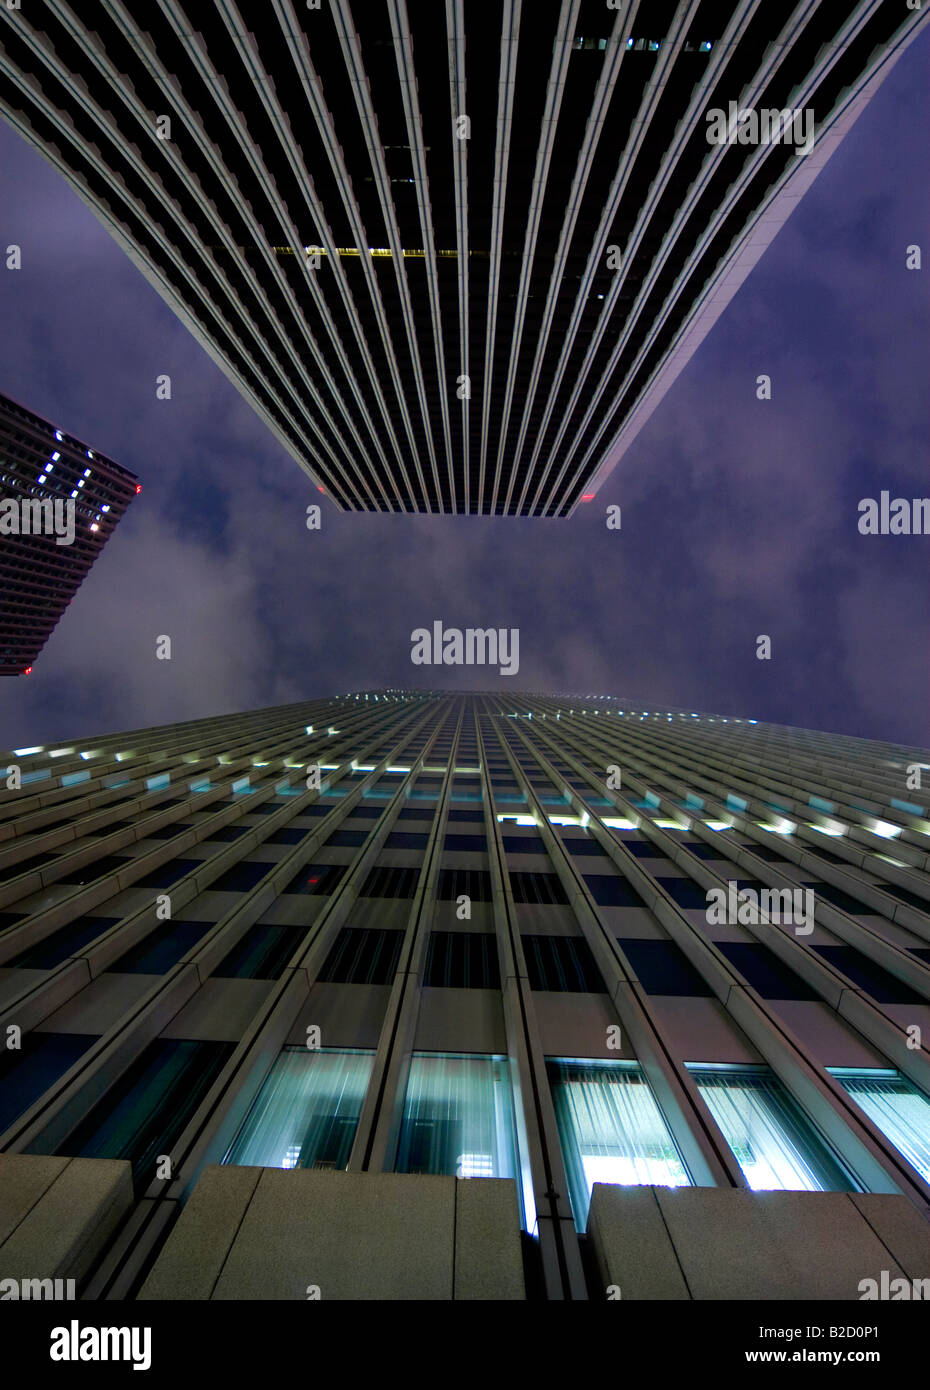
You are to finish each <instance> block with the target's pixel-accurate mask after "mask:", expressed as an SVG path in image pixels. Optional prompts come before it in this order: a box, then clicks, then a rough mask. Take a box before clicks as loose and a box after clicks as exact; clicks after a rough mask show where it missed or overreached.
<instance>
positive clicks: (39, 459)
mask: <svg viewBox="0 0 930 1390" xmlns="http://www.w3.org/2000/svg"><path fill="white" fill-rule="evenodd" d="M138 491H141V487H140V485H139V484H138V483H137V482H136V479H135V477H134V475H133V474H132V473H130V472H129V470H128V469H127V468H123V467H122V466H121V465H120V464H118V463H115V462H114V461H113V459H111V458H107V457H106V455H104V454H101V453H99V452H98V451H97V450H96V449H89V448H88V447H87V445H86V444H85V443H84V442H83V441H81V440H78V439H75V438H74V437H73V436H72V435H70V434H66V433H65V432H64V431H63V430H61V429H59V428H58V427H57V426H56V425H53V424H51V423H50V422H49V421H48V420H43V419H42V417H41V416H40V415H35V414H33V412H32V411H31V410H26V409H25V408H24V407H23V406H21V405H19V404H18V403H17V402H16V401H13V400H10V398H9V397H8V396H4V395H2V394H0V676H21V675H24V674H27V673H28V672H29V671H30V670H31V668H32V663H33V662H34V661H35V659H36V657H37V656H38V655H39V652H40V651H41V650H42V648H43V647H44V646H45V643H46V642H47V641H48V639H49V637H50V636H51V634H52V631H53V629H54V628H55V627H56V625H57V624H58V622H59V620H60V618H61V617H62V615H63V614H64V611H65V609H66V608H67V606H68V604H69V603H70V602H71V600H72V599H73V598H74V595H75V594H76V593H77V591H78V589H79V587H80V585H81V583H82V582H83V580H84V579H85V578H86V576H87V573H88V571H89V570H90V567H91V565H92V564H93V563H94V561H95V560H96V558H97V556H98V555H99V554H100V552H101V550H102V549H103V547H104V546H105V545H106V543H107V541H108V540H109V539H110V537H111V536H112V534H113V532H114V530H115V529H116V525H117V523H118V522H119V520H120V518H121V517H122V515H123V513H124V512H125V510H126V508H127V507H128V506H129V504H130V502H131V501H132V499H133V498H134V497H135V495H136V493H137V492H138ZM69 504H70V505H72V506H73V508H74V512H73V525H72V524H69V522H68V514H67V512H66V511H64V510H63V508H65V507H67V506H68V505H69ZM56 507H57V512H56V510H55V509H56ZM56 526H57V530H56Z"/></svg>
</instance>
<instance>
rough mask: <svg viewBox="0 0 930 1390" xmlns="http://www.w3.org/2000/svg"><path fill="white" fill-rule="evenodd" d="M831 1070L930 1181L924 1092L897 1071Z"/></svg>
mask: <svg viewBox="0 0 930 1390" xmlns="http://www.w3.org/2000/svg"><path fill="white" fill-rule="evenodd" d="M827 1070H828V1071H829V1072H830V1075H831V1076H835V1077H836V1079H837V1081H838V1082H839V1083H840V1085H841V1086H843V1087H845V1089H846V1090H847V1091H848V1092H849V1094H850V1095H851V1096H852V1098H853V1100H854V1101H855V1102H856V1104H857V1105H858V1106H861V1108H862V1109H863V1110H864V1111H865V1113H866V1114H867V1115H868V1117H869V1119H870V1120H871V1121H872V1123H873V1124H874V1125H875V1126H876V1127H877V1128H878V1129H880V1130H881V1132H882V1134H884V1135H885V1136H886V1137H887V1138H888V1139H890V1140H891V1142H892V1144H894V1146H895V1148H896V1149H897V1150H898V1152H899V1153H901V1154H903V1155H904V1157H905V1158H906V1159H907V1161H908V1163H910V1164H911V1165H912V1166H913V1167H914V1168H916V1169H917V1171H918V1173H919V1174H920V1176H921V1177H922V1178H923V1179H924V1181H925V1182H930V1100H928V1099H927V1097H926V1096H925V1095H924V1093H923V1091H918V1089H917V1087H916V1086H914V1085H912V1083H911V1082H910V1081H908V1080H907V1078H906V1077H904V1076H902V1075H901V1073H900V1072H899V1071H895V1070H894V1069H891V1070H887V1071H886V1070H884V1069H881V1068H870V1069H868V1070H866V1069H860V1068H852V1067H828V1068H827Z"/></svg>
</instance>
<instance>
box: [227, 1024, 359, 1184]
mask: <svg viewBox="0 0 930 1390" xmlns="http://www.w3.org/2000/svg"><path fill="white" fill-rule="evenodd" d="M373 1061H374V1053H373V1052H354V1051H344V1052H340V1051H337V1050H336V1049H333V1048H320V1049H319V1050H318V1051H311V1050H309V1049H307V1048H304V1047H288V1048H285V1050H284V1051H283V1052H282V1053H281V1056H280V1057H279V1058H278V1060H277V1061H276V1062H275V1064H274V1066H273V1067H272V1069H271V1071H270V1073H269V1074H268V1077H267V1079H266V1081H265V1083H264V1085H263V1086H262V1088H261V1090H260V1091H259V1093H258V1095H257V1096H256V1098H255V1100H254V1101H253V1103H252V1107H251V1109H250V1110H249V1113H248V1115H247V1116H246V1118H245V1121H244V1123H243V1125H242V1128H241V1129H240V1130H239V1133H238V1134H237V1135H236V1138H235V1139H234V1141H233V1143H232V1146H231V1147H230V1149H229V1151H228V1153H227V1154H226V1157H225V1158H224V1159H223V1162H224V1163H237V1164H246V1165H250V1166H254V1167H258V1168H342V1169H344V1168H346V1166H347V1165H348V1162H349V1154H350V1152H351V1149H352V1143H353V1141H354V1139H355V1131H356V1130H357V1129H358V1121H359V1116H360V1115H361V1113H362V1103H363V1101H364V1099H365V1092H366V1090H367V1089H368V1080H369V1077H370V1076H371V1068H372V1065H373Z"/></svg>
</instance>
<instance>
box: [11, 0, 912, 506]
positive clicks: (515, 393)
mask: <svg viewBox="0 0 930 1390" xmlns="http://www.w3.org/2000/svg"><path fill="white" fill-rule="evenodd" d="M0 17H2V20H3V40H4V42H3V53H2V56H0V111H2V112H3V114H4V115H5V117H6V119H7V120H8V121H9V122H10V123H11V124H12V125H13V126H14V127H15V128H16V129H17V130H18V131H19V132H20V133H21V134H22V135H23V136H24V137H25V138H26V139H28V140H29V141H31V142H32V143H33V144H34V145H35V146H36V147H37V148H38V149H39V150H40V151H41V152H42V153H43V154H44V155H45V156H46V157H47V158H48V159H49V160H51V162H52V163H53V164H54V165H55V166H56V167H57V168H58V169H59V170H61V172H62V173H63V174H64V175H65V176H66V177H67V178H68V179H69V180H70V182H71V183H72V185H73V186H74V187H75V188H76V189H77V191H78V192H79V194H80V196H81V197H82V198H83V199H84V200H85V202H87V203H88V204H89V206H90V207H91V208H93V210H94V211H95V212H96V213H97V215H98V216H99V217H100V218H101V219H102V221H103V222H104V224H105V225H106V226H107V227H108V229H109V230H110V231H111V232H112V234H113V235H114V236H115V237H116V239H117V240H118V241H119V242H120V244H121V245H122V246H123V247H124V248H125V249H126V250H127V252H128V253H129V254H130V256H131V257H132V259H133V260H134V262H135V263H136V264H137V265H138V266H139V267H140V269H142V271H143V272H144V273H145V274H146V276H147V277H148V278H149V280H150V281H151V283H152V284H153V285H154V286H155V288H156V289H157V290H158V292H159V293H160V294H161V295H162V297H163V298H164V299H165V300H166V302H167V303H168V304H169V305H171V306H172V308H173V309H174V310H175V311H176V312H177V313H178V315H179V316H180V317H181V319H182V320H183V321H184V322H185V324H186V325H187V326H188V327H189V328H190V330H191V331H192V332H193V333H194V334H195V335H196V336H197V337H198V339H199V340H200V342H201V343H202V344H203V345H204V347H205V348H206V349H207V350H208V351H209V352H210V353H211V355H212V356H213V357H214V359H215V360H216V361H217V362H218V364H219V365H220V366H221V367H222V368H223V370H224V371H225V372H226V374H227V375H228V376H229V377H230V379H231V380H232V381H233V382H234V383H235V384H236V386H237V387H238V388H239V390H240V391H241V392H242V394H243V395H244V396H245V397H246V399H247V400H249V402H250V403H251V404H252V405H253V406H254V408H255V409H256V410H257V411H258V412H259V414H260V415H261V416H262V418H263V419H264V420H265V422H266V423H267V424H268V425H269V427H270V428H271V429H272V430H273V431H274V433H275V434H276V436H277V437H278V439H279V440H280V441H281V442H282V444H283V445H284V446H285V448H286V449H287V450H288V451H289V452H290V453H291V454H292V456H293V457H294V458H295V459H296V460H297V461H298V462H299V463H300V464H301V466H302V467H303V468H304V470H305V471H306V472H307V473H308V475H309V476H310V477H311V478H312V479H313V481H314V482H315V484H316V485H317V487H318V488H319V489H320V490H321V491H325V492H326V493H327V494H329V496H330V497H331V498H332V500H333V501H334V503H335V504H336V505H337V506H338V507H339V508H340V509H358V510H369V511H370V510H375V511H406V512H458V513H462V512H466V513H467V512H471V513H484V514H498V515H500V514H517V515H539V516H564V515H568V514H569V513H571V511H572V510H573V509H574V508H575V506H576V505H577V504H578V503H579V501H581V500H584V499H585V498H586V497H587V496H589V495H591V494H592V493H593V491H595V490H596V488H597V486H598V485H599V482H600V480H601V479H602V478H603V477H604V476H605V475H606V473H607V472H608V471H609V470H610V468H612V467H613V465H614V463H615V462H616V459H617V458H618V457H619V456H620V454H621V453H622V451H623V449H624V448H625V447H626V446H627V444H628V443H629V441H630V440H631V439H632V438H633V436H634V435H635V433H636V431H637V430H638V429H639V428H640V426H641V425H642V423H643V422H644V420H645V419H646V418H647V416H648V414H649V413H650V411H651V410H652V409H653V408H654V406H655V404H656V402H657V401H658V400H659V399H660V398H661V396H662V394H663V393H664V391H665V390H666V389H667V388H668V386H669V384H670V382H671V381H672V380H673V379H674V376H675V375H676V374H677V372H678V371H679V370H680V369H681V367H682V365H683V364H684V363H685V362H686V361H687V360H688V358H689V357H690V355H691V353H692V352H693V351H694V348H695V347H696V346H697V344H698V342H699V341H700V340H701V338H702V337H703V336H704V334H705V333H706V332H707V331H708V329H709V327H710V326H711V324H712V323H713V322H714V320H715V319H716V318H717V316H718V315H719V313H720V312H721V310H722V309H723V308H724V307H725V305H726V303H727V302H728V300H729V298H730V297H731V296H732V294H733V293H734V292H735V290H736V288H737V287H738V285H739V283H741V281H742V279H743V278H744V277H745V275H746V274H747V272H748V270H749V269H750V267H751V266H752V264H753V263H754V262H755V260H756V259H757V258H758V257H759V255H761V254H762V251H763V250H764V249H765V247H766V246H767V245H768V243H769V241H770V240H771V238H772V236H773V235H774V233H775V232H776V231H777V229H778V227H779V226H780V225H781V223H782V222H783V221H784V219H785V217H786V216H787V215H788V213H789V212H790V210H791V209H792V208H793V207H794V206H795V205H796V202H797V199H798V197H799V196H801V195H802V194H803V192H804V190H805V189H806V187H807V186H808V185H809V183H810V182H811V180H812V178H813V177H814V176H815V175H816V172H817V171H818V170H819V168H820V167H822V164H823V163H824V161H825V160H826V159H827V158H828V157H829V154H830V152H831V151H832V150H833V148H834V147H835V145H836V143H837V141H838V140H839V139H841V138H842V135H843V134H844V132H845V130H846V129H847V128H848V126H849V125H850V124H851V123H852V121H853V120H854V119H855V117H856V115H857V114H858V112H859V111H860V110H861V109H862V106H863V105H864V103H865V101H867V100H868V98H869V96H870V95H871V93H872V92H873V91H874V89H875V87H876V86H877V85H878V83H879V82H880V81H881V80H882V79H883V77H884V76H885V75H886V73H887V72H888V70H889V69H890V67H891V66H892V65H893V63H894V62H895V61H896V59H897V57H898V56H899V54H900V52H901V51H902V50H903V48H904V46H905V45H906V44H907V43H908V42H909V41H910V40H911V39H912V38H913V37H914V35H915V33H916V29H917V25H918V24H920V23H921V22H923V20H924V19H925V18H926V8H924V9H923V10H921V9H920V8H917V9H913V8H910V7H908V6H907V5H905V4H903V3H901V0H856V3H853V4H849V5H837V4H835V3H833V2H832V0H821V3H805V4H801V5H797V6H781V5H771V4H769V5H765V4H760V3H758V0H739V3H735V4H721V3H720V2H719V0H679V2H678V3H676V0H650V3H649V5H648V6H645V5H642V4H637V3H636V0H632V3H630V2H629V0H624V3H618V4H617V5H615V6H611V7H608V6H606V5H605V4H604V0H560V2H559V0H534V3H533V4H532V5H528V4H524V3H523V2H522V0H482V3H480V4H473V5H470V6H467V7H466V6H465V5H464V4H463V3H462V0H446V3H445V4H443V3H440V0H416V3H413V2H412V0H377V3H373V0H364V2H363V3H362V2H361V0H357V2H356V3H354V4H353V3H350V0H322V3H321V4H320V5H319V6H316V7H314V6H311V5H306V4H304V5H300V4H298V3H296V0H270V3H268V4H260V5H259V4H251V5H247V4H240V5H237V4H236V3H233V0H223V3H218V4H214V5H210V4H208V5H204V4H202V3H201V4H196V5H194V4H191V3H189V0H159V3H157V4H154V5H153V4H148V3H143V0H108V3H105V4H101V5H99V6H96V7H94V16H93V22H92V25H91V24H90V22H88V21H85V20H84V19H82V18H81V11H80V10H79V9H77V8H74V9H73V8H72V7H71V6H70V5H68V4H66V3H63V0H55V3H50V4H47V5H43V6H23V7H22V8H18V7H17V8H16V9H15V10H11V9H9V8H5V9H2V10H0ZM731 101H738V102H739V103H740V104H741V106H742V107H744V108H745V107H754V108H762V109H772V110H787V109H789V108H790V109H797V110H800V109H807V108H809V109H811V110H812V111H813V112H814V115H815V120H816V145H815V148H814V151H813V153H810V154H808V155H806V156H805V157H804V158H799V157H797V155H796V153H795V150H794V148H793V147H792V146H791V145H790V144H787V143H763V144H756V145H748V144H739V143H733V144H730V143H724V144H716V145H713V144H709V143H708V139H707V122H706V115H707V112H708V110H710V109H714V108H716V109H722V110H724V111H726V110H727V109H728V106H729V103H730V102H731ZM166 121H167V122H168V124H167V125H166V124H165V122H166Z"/></svg>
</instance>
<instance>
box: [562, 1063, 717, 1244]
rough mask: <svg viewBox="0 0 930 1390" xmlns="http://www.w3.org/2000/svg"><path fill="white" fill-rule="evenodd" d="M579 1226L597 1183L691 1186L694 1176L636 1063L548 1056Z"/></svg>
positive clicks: (582, 1224)
mask: <svg viewBox="0 0 930 1390" xmlns="http://www.w3.org/2000/svg"><path fill="white" fill-rule="evenodd" d="M547 1070H548V1073H549V1084H550V1086H551V1087H552V1099H553V1103H554V1105H555V1117H556V1122H557V1124H558V1128H559V1138H560V1140H561V1143H562V1157H563V1159H564V1161H565V1173H566V1178H567V1180H568V1190H569V1195H570V1197H571V1203H572V1212H573V1214H574V1217H575V1225H576V1226H577V1228H578V1230H579V1231H583V1230H584V1229H585V1226H586V1224H587V1220H588V1206H589V1204H590V1201H591V1189H592V1187H593V1186H594V1184H595V1183H596V1182H604V1183H618V1184H621V1185H623V1186H625V1187H635V1186H642V1185H645V1186H653V1187H689V1186H690V1185H691V1179H690V1177H689V1176H688V1172H687V1170H686V1168H685V1165H684V1163H683V1162H682V1159H681V1155H680V1154H679V1152H678V1149H677V1148H676V1146H675V1142H674V1140H673V1139H672V1136H671V1134H670V1133H669V1130H668V1126H667V1125H666V1123H665V1120H664V1118H663V1116H662V1112H661V1110H660V1109H659V1106H658V1103H657V1102H656V1099H655V1096H654V1095H653V1094H652V1090H651V1088H650V1086H649V1084H648V1083H647V1081H646V1078H645V1077H644V1075H643V1071H642V1068H641V1067H640V1066H639V1065H638V1063H636V1062H579V1061H568V1060H562V1059H553V1060H552V1061H549V1062H548V1063H547Z"/></svg>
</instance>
